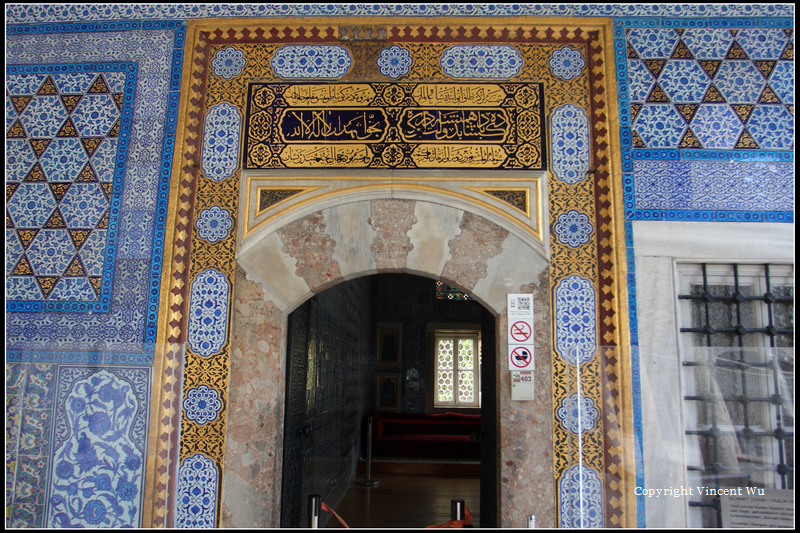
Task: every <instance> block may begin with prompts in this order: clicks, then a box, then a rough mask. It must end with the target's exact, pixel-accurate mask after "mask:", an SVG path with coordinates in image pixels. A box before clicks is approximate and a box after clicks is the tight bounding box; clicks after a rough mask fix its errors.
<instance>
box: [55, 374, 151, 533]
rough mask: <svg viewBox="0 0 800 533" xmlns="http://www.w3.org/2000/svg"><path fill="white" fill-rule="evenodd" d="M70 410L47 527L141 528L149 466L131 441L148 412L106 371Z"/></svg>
mask: <svg viewBox="0 0 800 533" xmlns="http://www.w3.org/2000/svg"><path fill="white" fill-rule="evenodd" d="M64 405H65V406H66V417H67V423H68V427H67V428H66V430H65V437H67V438H66V440H65V441H64V442H63V444H61V445H60V446H59V447H58V449H57V450H56V453H55V455H54V456H53V464H54V465H55V471H54V473H55V476H54V478H53V482H52V487H51V489H50V500H49V503H50V505H49V509H50V510H49V513H48V518H47V526H48V527H68V528H73V527H86V526H97V527H113V528H120V527H137V526H138V525H139V515H140V513H139V509H140V508H141V505H140V503H141V502H140V501H139V499H140V494H141V489H142V463H143V461H142V451H141V450H140V449H138V448H137V445H136V444H135V443H134V441H132V440H131V438H130V437H131V428H132V426H133V425H134V424H135V422H136V420H135V418H136V413H137V412H138V411H139V410H140V409H141V408H142V406H141V405H139V403H138V402H137V398H136V395H135V394H134V391H133V387H132V386H131V384H130V383H128V382H127V381H125V380H122V379H120V378H119V377H117V376H116V375H114V374H112V373H110V372H108V371H107V370H101V371H98V372H95V373H93V374H91V375H89V376H87V377H85V378H84V379H81V380H79V381H77V382H76V383H75V385H74V386H73V387H72V389H71V392H70V394H69V396H67V398H66V401H65V403H64Z"/></svg>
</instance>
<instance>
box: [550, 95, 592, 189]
mask: <svg viewBox="0 0 800 533" xmlns="http://www.w3.org/2000/svg"><path fill="white" fill-rule="evenodd" d="M550 130H551V136H552V146H553V173H554V174H555V176H556V178H557V179H558V180H560V181H563V182H565V183H569V184H570V185H574V184H576V183H580V182H581V181H583V180H585V179H586V174H587V173H588V172H589V167H590V157H589V117H587V116H586V112H585V111H584V110H583V109H581V108H580V107H578V106H576V105H574V104H565V105H563V106H561V107H559V108H558V109H556V110H555V111H554V112H553V117H552V119H551V120H550Z"/></svg>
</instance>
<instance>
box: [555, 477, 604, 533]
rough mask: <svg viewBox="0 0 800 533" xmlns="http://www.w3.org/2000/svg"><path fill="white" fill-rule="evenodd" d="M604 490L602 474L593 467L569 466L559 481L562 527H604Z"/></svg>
mask: <svg viewBox="0 0 800 533" xmlns="http://www.w3.org/2000/svg"><path fill="white" fill-rule="evenodd" d="M602 490H603V485H602V483H601V482H600V476H598V475H597V472H595V471H594V470H592V469H591V468H587V467H585V466H583V465H575V466H573V467H571V468H568V469H567V470H566V471H565V472H564V475H563V476H562V477H561V479H560V480H559V482H558V494H559V504H560V505H559V507H560V508H561V513H560V517H561V524H560V527H564V528H590V527H603V494H602Z"/></svg>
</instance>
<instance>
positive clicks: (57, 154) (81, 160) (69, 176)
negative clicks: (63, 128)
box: [39, 137, 89, 182]
mask: <svg viewBox="0 0 800 533" xmlns="http://www.w3.org/2000/svg"><path fill="white" fill-rule="evenodd" d="M39 161H40V163H41V165H42V170H43V171H44V173H45V176H47V179H48V181H61V182H63V181H73V180H74V179H75V178H77V177H78V175H79V174H80V172H81V170H83V167H84V166H86V163H87V162H88V161H89V156H87V155H86V150H85V149H84V148H83V144H82V143H81V141H80V140H79V139H76V138H74V137H66V138H56V139H53V142H51V143H50V145H49V146H48V147H47V149H46V150H45V151H44V153H43V154H42V157H41V158H40V160H39Z"/></svg>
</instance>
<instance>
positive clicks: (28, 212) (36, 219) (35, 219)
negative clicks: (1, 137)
mask: <svg viewBox="0 0 800 533" xmlns="http://www.w3.org/2000/svg"><path fill="white" fill-rule="evenodd" d="M56 205H57V204H56V199H55V198H53V194H52V193H51V192H50V187H48V186H47V185H46V184H44V183H22V184H20V186H19V187H18V188H17V190H16V191H15V192H14V194H13V195H12V196H11V198H9V200H8V204H7V205H6V208H7V209H8V212H9V214H10V215H11V219H12V220H13V221H14V227H15V228H17V229H26V228H30V229H35V228H41V227H42V226H43V225H44V223H45V222H47V219H48V218H50V215H52V214H53V211H54V210H55V208H56Z"/></svg>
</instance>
